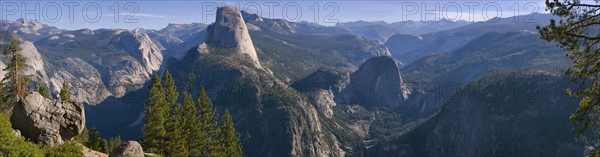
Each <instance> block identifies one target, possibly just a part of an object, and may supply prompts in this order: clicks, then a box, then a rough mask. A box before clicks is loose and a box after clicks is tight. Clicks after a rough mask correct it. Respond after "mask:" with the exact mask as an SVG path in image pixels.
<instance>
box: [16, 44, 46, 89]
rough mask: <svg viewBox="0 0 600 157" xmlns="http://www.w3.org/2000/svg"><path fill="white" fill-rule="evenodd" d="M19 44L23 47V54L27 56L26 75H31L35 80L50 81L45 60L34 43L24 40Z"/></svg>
mask: <svg viewBox="0 0 600 157" xmlns="http://www.w3.org/2000/svg"><path fill="white" fill-rule="evenodd" d="M19 46H20V47H21V48H22V49H23V50H21V55H23V57H24V58H25V62H26V65H27V68H25V75H29V76H30V77H31V79H32V80H34V81H41V82H44V83H48V75H47V74H46V69H45V65H44V64H45V63H44V60H43V59H42V55H41V54H40V53H39V52H38V50H37V49H36V48H35V46H34V45H33V43H31V42H29V41H24V42H22V43H21V44H20V45H19Z"/></svg>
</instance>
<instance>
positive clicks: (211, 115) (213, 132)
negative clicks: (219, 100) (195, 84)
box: [197, 87, 220, 156]
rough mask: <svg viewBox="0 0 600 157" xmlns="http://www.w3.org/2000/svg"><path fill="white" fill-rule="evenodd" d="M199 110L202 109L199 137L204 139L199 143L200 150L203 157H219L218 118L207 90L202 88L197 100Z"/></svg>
mask: <svg viewBox="0 0 600 157" xmlns="http://www.w3.org/2000/svg"><path fill="white" fill-rule="evenodd" d="M197 101H198V102H197V105H198V106H199V107H198V108H199V109H200V119H199V125H200V129H201V130H200V131H199V133H200V134H199V136H200V139H202V140H201V141H200V143H199V150H200V151H202V153H205V154H201V156H217V155H218V152H219V151H218V148H219V139H218V136H219V134H220V133H219V130H220V128H219V127H218V117H217V115H216V114H215V112H214V111H213V106H212V103H211V101H210V98H209V97H208V95H207V94H206V90H205V89H204V87H202V89H201V91H200V94H199V96H198V100H197Z"/></svg>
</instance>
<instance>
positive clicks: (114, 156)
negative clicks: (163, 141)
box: [108, 141, 144, 157]
mask: <svg viewBox="0 0 600 157" xmlns="http://www.w3.org/2000/svg"><path fill="white" fill-rule="evenodd" d="M108 156H109V157H144V150H143V149H142V145H140V144H139V143H138V142H136V141H127V142H125V143H122V144H121V145H119V146H117V148H115V149H114V150H113V151H112V152H111V153H110V154H109V155H108Z"/></svg>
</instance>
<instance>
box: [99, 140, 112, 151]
mask: <svg viewBox="0 0 600 157" xmlns="http://www.w3.org/2000/svg"><path fill="white" fill-rule="evenodd" d="M108 148H109V147H108V141H106V139H103V138H102V139H101V140H100V148H98V151H99V152H103V153H110V152H108V151H109V150H108Z"/></svg>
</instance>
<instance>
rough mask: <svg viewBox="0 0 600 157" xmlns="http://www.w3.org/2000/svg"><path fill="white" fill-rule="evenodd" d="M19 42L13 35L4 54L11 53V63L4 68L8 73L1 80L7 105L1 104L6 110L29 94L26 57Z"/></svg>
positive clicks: (0, 107) (1, 107)
mask: <svg viewBox="0 0 600 157" xmlns="http://www.w3.org/2000/svg"><path fill="white" fill-rule="evenodd" d="M17 42H18V41H17V39H16V37H13V38H12V41H11V43H10V45H9V46H8V47H6V48H5V49H4V54H9V55H11V60H10V63H9V64H8V65H7V66H6V68H5V69H3V70H4V71H6V74H5V76H4V78H3V79H2V80H1V81H0V82H1V83H2V88H3V89H2V90H4V92H5V93H4V97H3V100H2V101H3V102H4V103H5V105H4V106H0V109H2V110H3V111H5V112H6V111H7V110H10V108H12V105H14V103H15V102H17V101H18V100H19V99H20V98H23V97H25V95H26V94H27V83H28V82H29V77H28V76H26V75H25V73H24V69H25V58H24V57H23V56H22V55H21V53H20V51H21V50H23V49H22V48H21V47H19V45H17Z"/></svg>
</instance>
